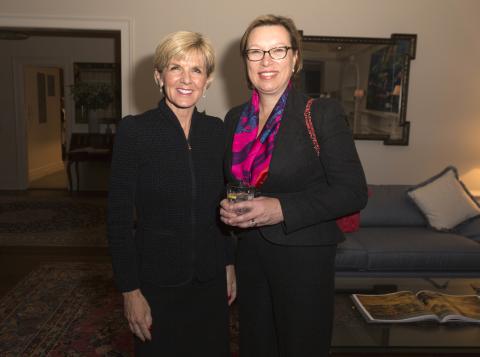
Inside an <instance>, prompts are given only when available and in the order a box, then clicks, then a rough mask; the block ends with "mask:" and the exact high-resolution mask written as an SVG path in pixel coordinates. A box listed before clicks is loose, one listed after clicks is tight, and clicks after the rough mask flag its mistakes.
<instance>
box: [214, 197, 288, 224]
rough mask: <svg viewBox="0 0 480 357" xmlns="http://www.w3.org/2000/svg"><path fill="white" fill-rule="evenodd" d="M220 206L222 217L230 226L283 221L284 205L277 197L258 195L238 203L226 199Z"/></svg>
mask: <svg viewBox="0 0 480 357" xmlns="http://www.w3.org/2000/svg"><path fill="white" fill-rule="evenodd" d="M220 206H221V207H220V218H221V220H222V222H223V223H225V224H228V225H229V226H234V227H239V228H252V227H258V226H269V225H273V224H277V223H280V222H283V212H282V206H281V205H280V201H279V200H278V199H277V198H272V197H256V198H254V199H253V200H249V201H243V202H238V203H231V202H229V201H228V200H227V199H224V200H222V202H220Z"/></svg>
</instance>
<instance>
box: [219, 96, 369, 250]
mask: <svg viewBox="0 0 480 357" xmlns="http://www.w3.org/2000/svg"><path fill="white" fill-rule="evenodd" d="M307 99H308V98H307V97H306V96H305V95H303V94H301V93H299V92H297V91H296V90H294V89H292V90H291V91H290V93H289V95H288V99H287V104H286V107H285V111H284V112H283V117H282V122H281V124H280V129H279V131H278V133H277V136H276V138H275V147H274V149H273V153H272V159H271V161H270V169H269V174H268V177H267V179H266V181H265V182H264V184H263V185H262V187H261V188H260V191H261V194H262V195H264V196H271V197H276V198H278V199H279V200H280V203H281V206H282V211H283V217H284V222H282V223H281V224H276V225H272V226H264V227H260V228H258V229H259V230H260V232H261V234H262V235H263V236H264V238H266V239H267V240H269V241H271V242H273V243H277V244H283V245H328V244H335V243H338V242H340V241H342V240H343V239H344V236H343V233H342V232H341V231H340V230H339V229H338V227H337V225H336V223H335V219H336V218H338V217H341V216H344V215H348V214H350V213H353V212H356V211H359V210H360V209H362V208H363V207H364V206H365V205H366V203H367V184H366V181H365V176H364V173H363V169H362V165H361V163H360V160H359V158H358V154H357V151H356V148H355V144H354V141H353V138H352V133H351V131H350V129H349V128H348V127H347V125H346V120H345V115H344V113H343V109H342V107H341V105H340V103H338V102H337V101H335V100H331V99H319V100H316V101H315V102H314V104H312V121H313V124H314V126H315V131H316V133H317V139H318V142H319V144H320V157H317V156H316V153H315V150H314V148H313V143H312V140H311V139H310V137H309V134H308V130H307V127H306V125H305V119H304V112H305V106H306V103H307ZM245 105H247V104H243V105H241V106H238V107H235V108H233V109H231V110H230V111H229V112H228V113H227V116H226V118H225V124H226V130H227V145H226V154H225V155H226V157H225V174H226V176H227V179H228V180H229V181H232V180H234V179H233V177H232V173H231V166H232V141H233V134H234V132H235V128H236V126H237V123H238V120H239V119H240V114H241V113H242V110H243V108H244V106H245ZM245 232H248V230H246V231H245ZM240 234H241V233H240Z"/></svg>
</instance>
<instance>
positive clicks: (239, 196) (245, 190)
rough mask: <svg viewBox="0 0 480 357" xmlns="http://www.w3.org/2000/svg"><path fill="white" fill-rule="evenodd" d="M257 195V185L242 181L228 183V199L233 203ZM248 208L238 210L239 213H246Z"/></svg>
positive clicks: (250, 198)
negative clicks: (246, 183) (249, 184)
mask: <svg viewBox="0 0 480 357" xmlns="http://www.w3.org/2000/svg"><path fill="white" fill-rule="evenodd" d="M254 197H255V187H253V186H248V185H245V184H242V183H229V184H227V199H228V200H229V201H230V202H232V203H237V202H242V201H248V200H252V199H253V198H254ZM246 212H247V210H245V209H240V210H237V214H243V213H246Z"/></svg>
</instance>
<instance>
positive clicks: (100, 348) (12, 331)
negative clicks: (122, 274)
mask: <svg viewBox="0 0 480 357" xmlns="http://www.w3.org/2000/svg"><path fill="white" fill-rule="evenodd" d="M234 320H236V319H235V318H234V315H233V314H232V319H231V334H232V341H231V345H232V351H234V354H233V357H235V356H236V355H237V352H238V325H237V323H235V322H234ZM132 350H133V340H132V336H131V334H130V331H129V330H128V327H127V323H126V321H125V320H124V317H123V304H122V299H121V295H120V294H119V293H118V292H117V291H116V290H115V288H114V286H113V282H112V272H111V268H110V265H109V264H100V263H98V264H85V263H56V264H47V265H43V266H41V267H40V268H38V269H36V270H35V271H33V272H32V273H30V275H28V276H27V277H26V278H25V279H24V280H22V281H21V282H20V283H19V284H18V285H17V286H16V287H15V288H14V289H13V290H12V291H11V292H9V293H8V294H7V295H5V296H4V298H3V299H1V300H0V356H2V357H17V356H22V357H33V356H35V357H37V356H38V357H39V356H42V357H43V356H45V357H60V356H69V357H80V356H81V357H86V356H88V357H96V356H107V357H114V356H115V357H121V356H125V357H126V356H132V355H133V353H132Z"/></svg>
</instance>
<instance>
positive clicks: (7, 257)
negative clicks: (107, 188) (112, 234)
mask: <svg viewBox="0 0 480 357" xmlns="http://www.w3.org/2000/svg"><path fill="white" fill-rule="evenodd" d="M106 194H107V193H106V192H79V193H73V194H72V193H69V192H68V191H66V190H38V189H36V190H28V191H0V195H2V196H23V197H25V196H32V197H45V196H48V197H64V196H73V197H78V196H102V197H105V196H106ZM49 262H110V256H109V253H108V248H104V247H31V246H18V247H15V246H0V297H1V296H3V295H4V294H5V293H6V292H7V291H9V290H10V289H11V288H13V287H14V286H15V285H16V284H17V283H18V282H19V281H20V280H21V279H22V278H24V277H25V276H26V275H27V274H28V273H29V272H31V271H32V270H33V269H35V268H36V267H38V266H40V265H41V264H44V263H49Z"/></svg>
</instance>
